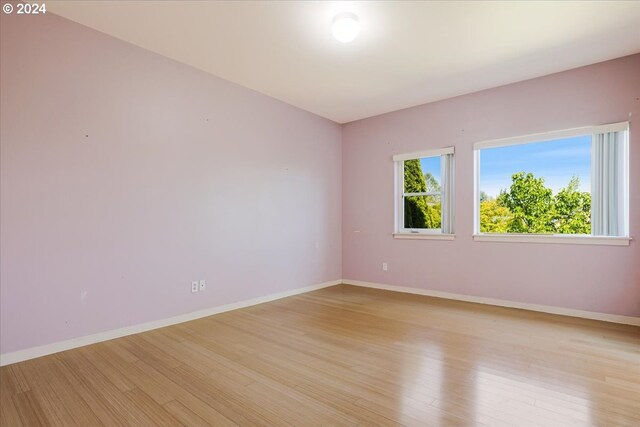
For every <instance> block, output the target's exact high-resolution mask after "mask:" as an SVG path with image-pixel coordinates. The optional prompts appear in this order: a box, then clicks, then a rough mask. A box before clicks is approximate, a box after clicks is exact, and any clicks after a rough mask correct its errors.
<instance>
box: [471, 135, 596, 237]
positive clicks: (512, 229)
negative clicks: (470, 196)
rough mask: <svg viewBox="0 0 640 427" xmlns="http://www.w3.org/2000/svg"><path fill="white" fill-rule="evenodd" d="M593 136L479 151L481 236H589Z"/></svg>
mask: <svg viewBox="0 0 640 427" xmlns="http://www.w3.org/2000/svg"><path fill="white" fill-rule="evenodd" d="M590 168H591V135H585V136H579V137H573V138H566V139H560V140H554V141H542V142H535V143H531V144H520V145H512V146H506V147H496V148H486V149H482V150H480V183H479V189H480V232H482V233H537V234H589V233H591V193H590V191H591V189H590V185H591V183H590Z"/></svg>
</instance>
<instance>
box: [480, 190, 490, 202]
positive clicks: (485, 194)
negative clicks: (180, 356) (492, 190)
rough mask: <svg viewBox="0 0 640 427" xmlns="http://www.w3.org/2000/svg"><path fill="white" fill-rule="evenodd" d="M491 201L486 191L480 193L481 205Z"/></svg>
mask: <svg viewBox="0 0 640 427" xmlns="http://www.w3.org/2000/svg"><path fill="white" fill-rule="evenodd" d="M487 200H489V196H487V193H485V192H484V191H481V192H480V203H482V202H484V201H487Z"/></svg>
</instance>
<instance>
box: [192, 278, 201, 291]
mask: <svg viewBox="0 0 640 427" xmlns="http://www.w3.org/2000/svg"><path fill="white" fill-rule="evenodd" d="M198 289H199V285H198V282H197V281H195V280H194V281H193V282H191V292H192V293H193V292H198Z"/></svg>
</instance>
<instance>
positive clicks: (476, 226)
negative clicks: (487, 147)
mask: <svg viewBox="0 0 640 427" xmlns="http://www.w3.org/2000/svg"><path fill="white" fill-rule="evenodd" d="M480 194H481V193H480V150H473V230H474V231H475V232H478V231H480Z"/></svg>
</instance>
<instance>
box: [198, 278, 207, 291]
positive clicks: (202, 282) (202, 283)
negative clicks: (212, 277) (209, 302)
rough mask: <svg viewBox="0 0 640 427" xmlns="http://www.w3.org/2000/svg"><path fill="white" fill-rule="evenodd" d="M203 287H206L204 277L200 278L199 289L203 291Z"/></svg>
mask: <svg viewBox="0 0 640 427" xmlns="http://www.w3.org/2000/svg"><path fill="white" fill-rule="evenodd" d="M205 289H207V281H206V280H204V279H201V280H200V290H201V291H204V290H205Z"/></svg>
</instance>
